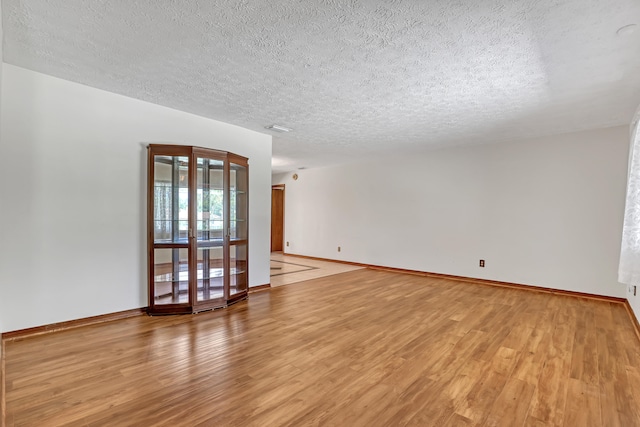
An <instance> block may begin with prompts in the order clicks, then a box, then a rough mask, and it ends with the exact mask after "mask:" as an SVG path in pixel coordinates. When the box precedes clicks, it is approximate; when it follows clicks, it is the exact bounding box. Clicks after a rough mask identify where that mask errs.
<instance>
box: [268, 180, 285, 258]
mask: <svg viewBox="0 0 640 427" xmlns="http://www.w3.org/2000/svg"><path fill="white" fill-rule="evenodd" d="M283 241H284V185H274V186H272V187H271V252H278V251H282V250H283V249H284V248H283Z"/></svg>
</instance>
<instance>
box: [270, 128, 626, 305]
mask: <svg viewBox="0 0 640 427" xmlns="http://www.w3.org/2000/svg"><path fill="white" fill-rule="evenodd" d="M628 144H629V141H628V129H627V127H617V128H611V129H603V130H597V131H591V132H583V133H574V134H569V135H561V136H554V137H548V138H542V139H536V140H531V141H525V142H517V143H501V144H493V145H485V146H475V147H460V148H451V149H444V150H438V151H433V152H429V153H424V154H421V155H413V156H405V157H396V158H391V159H385V160H380V161H374V162H366V163H358V164H352V165H345V166H337V167H331V168H322V169H309V170H301V171H297V174H298V175H299V179H298V180H297V181H293V180H292V179H291V175H292V174H285V175H276V176H274V177H273V178H274V182H273V183H274V184H276V183H284V184H286V193H285V197H286V201H285V221H286V222H285V240H286V241H289V244H290V246H289V247H285V252H289V253H294V254H301V255H308V256H315V257H322V258H330V259H340V260H346V261H353V262H360V263H366V264H374V265H382V266H390V267H396V268H406V269H413V270H420V271H428V272H435V273H443V274H453V275H459V276H466V277H475V278H483V279H491V280H499V281H505V282H512V283H520V284H527V285H534V286H543V287H549V288H556V289H564V290H571V291H577V292H584V293H590V294H599V295H608V296H615V297H624V295H625V288H624V286H623V285H620V284H618V283H617V268H618V257H619V253H620V235H621V234H620V233H621V230H622V220H623V209H624V195H625V185H626V165H627V156H628V153H627V152H628V146H629V145H628ZM338 246H341V248H342V251H341V252H337V247H338ZM480 259H484V260H486V267H485V268H479V266H478V261H479V260H480Z"/></svg>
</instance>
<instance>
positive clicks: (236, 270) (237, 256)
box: [229, 244, 247, 296]
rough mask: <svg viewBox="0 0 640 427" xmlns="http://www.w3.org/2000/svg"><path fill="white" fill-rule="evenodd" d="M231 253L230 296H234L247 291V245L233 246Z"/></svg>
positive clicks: (230, 249)
mask: <svg viewBox="0 0 640 427" xmlns="http://www.w3.org/2000/svg"><path fill="white" fill-rule="evenodd" d="M229 252H230V253H229V255H230V269H229V275H230V276H229V279H230V280H229V294H230V295H231V296H233V295H234V294H238V293H241V292H244V291H246V290H247V245H245V244H241V245H231V247H230V248H229Z"/></svg>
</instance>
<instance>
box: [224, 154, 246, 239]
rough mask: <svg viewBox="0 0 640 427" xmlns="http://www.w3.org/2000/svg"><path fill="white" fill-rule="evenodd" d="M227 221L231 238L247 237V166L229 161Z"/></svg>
mask: <svg viewBox="0 0 640 427" xmlns="http://www.w3.org/2000/svg"><path fill="white" fill-rule="evenodd" d="M229 175H230V176H229V198H230V205H229V208H230V209H229V214H230V218H229V220H230V221H229V222H230V228H231V230H230V236H229V237H230V238H231V240H246V239H247V228H248V227H247V225H248V224H247V217H248V206H247V200H248V194H247V191H248V174H247V168H246V167H245V166H242V165H238V164H235V163H231V165H230V171H229Z"/></svg>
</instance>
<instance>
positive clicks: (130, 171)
mask: <svg viewBox="0 0 640 427" xmlns="http://www.w3.org/2000/svg"><path fill="white" fill-rule="evenodd" d="M2 111H3V115H2V128H1V132H2V133H1V140H2V145H1V146H0V158H1V159H2V161H3V162H2V163H3V164H2V168H0V200H1V201H2V202H1V203H2V209H1V212H2V218H1V220H0V223H2V224H3V226H2V227H0V229H1V231H0V233H2V234H1V235H0V241H1V242H2V245H1V246H0V272H2V273H1V275H0V277H1V280H2V300H3V307H2V308H3V310H2V321H3V323H4V328H5V331H12V330H17V329H22V328H29V327H33V326H39V325H44V324H50V323H54V322H60V321H65V320H70V319H77V318H83V317H87V316H93V315H99V314H104V313H111V312H116V311H120V310H127V309H132V308H136V307H143V306H146V305H147V304H148V302H147V284H146V283H147V278H146V276H147V274H146V265H147V258H146V231H145V228H146V207H145V205H146V187H145V186H146V180H147V177H146V148H145V147H146V145H147V144H149V143H171V144H185V145H196V146H201V147H210V148H216V149H220V150H228V151H232V152H234V153H237V154H239V155H242V156H246V157H248V158H249V164H250V184H249V185H250V191H251V194H250V214H249V221H250V238H251V247H250V255H249V256H250V260H251V267H250V271H249V277H250V284H251V285H252V286H256V285H261V284H266V283H269V233H270V215H271V212H270V209H271V208H270V200H271V192H270V176H271V137H270V136H269V135H264V134H260V133H256V132H253V131H249V130H246V129H242V128H239V127H236V126H232V125H228V124H225V123H220V122H216V121H213V120H209V119H205V118H202V117H199V116H195V115H191V114H187V113H183V112H180V111H176V110H172V109H169V108H165V107H161V106H158V105H153V104H150V103H146V102H142V101H138V100H135V99H131V98H127V97H124V96H120V95H116V94H112V93H109V92H105V91H101V90H97V89H94V88H90V87H87V86H83V85H79V84H76V83H72V82H69V81H64V80H61V79H57V78H54V77H50V76H47V75H43V74H39V73H35V72H32V71H28V70H24V69H21V68H18V67H15V66H11V65H8V64H4V74H3V97H2Z"/></svg>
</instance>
